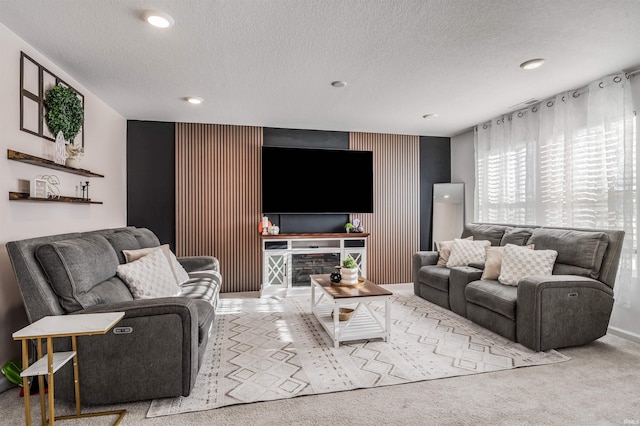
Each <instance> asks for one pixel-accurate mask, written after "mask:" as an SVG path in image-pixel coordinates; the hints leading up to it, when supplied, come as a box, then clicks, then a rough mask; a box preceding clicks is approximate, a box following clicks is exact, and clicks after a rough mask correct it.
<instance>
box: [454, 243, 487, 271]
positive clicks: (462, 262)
mask: <svg viewBox="0 0 640 426" xmlns="http://www.w3.org/2000/svg"><path fill="white" fill-rule="evenodd" d="M490 245H491V243H490V242H489V241H487V240H479V241H471V240H461V239H458V238H456V239H455V240H454V242H453V246H452V247H451V254H450V255H449V260H448V261H447V268H453V267H455V266H467V265H468V264H469V263H473V262H482V261H484V259H485V256H486V253H485V247H487V246H490Z"/></svg>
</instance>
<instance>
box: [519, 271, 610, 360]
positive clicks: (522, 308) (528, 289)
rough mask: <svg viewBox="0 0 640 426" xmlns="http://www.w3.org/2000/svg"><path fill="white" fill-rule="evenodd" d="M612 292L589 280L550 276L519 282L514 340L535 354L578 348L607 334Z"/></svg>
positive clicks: (605, 286) (603, 285)
mask: <svg viewBox="0 0 640 426" xmlns="http://www.w3.org/2000/svg"><path fill="white" fill-rule="evenodd" d="M612 309H613V289H611V288H610V287H609V286H607V285H606V284H604V283H602V282H600V281H598V280H595V279H592V278H588V277H581V276H577V275H550V276H531V277H525V278H523V279H521V280H520V281H519V282H518V299H517V305H516V324H517V325H516V327H517V328H516V336H517V341H518V342H519V343H521V344H523V345H524V346H527V347H529V348H531V349H533V350H535V351H546V350H548V349H555V348H562V347H567V346H577V345H583V344H586V343H589V342H592V341H594V340H596V339H599V338H600V337H602V336H604V335H605V334H606V333H607V327H608V325H609V318H610V316H611V311H612Z"/></svg>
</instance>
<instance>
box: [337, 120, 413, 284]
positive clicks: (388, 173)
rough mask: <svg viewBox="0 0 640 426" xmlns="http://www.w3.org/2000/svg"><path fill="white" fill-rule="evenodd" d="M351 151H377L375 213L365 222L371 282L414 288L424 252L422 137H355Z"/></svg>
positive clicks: (352, 135) (364, 218)
mask: <svg viewBox="0 0 640 426" xmlns="http://www.w3.org/2000/svg"><path fill="white" fill-rule="evenodd" d="M349 148H350V149H353V150H364V151H373V194H374V195H373V197H374V200H373V203H374V205H373V211H374V212H373V213H372V214H358V215H352V219H353V217H354V216H356V217H359V218H360V220H361V221H362V223H363V226H364V227H365V232H369V233H371V235H370V236H369V239H368V242H367V278H369V279H370V280H371V281H373V282H375V283H378V284H396V283H408V282H411V281H412V280H413V278H412V277H411V259H412V256H413V253H415V252H416V251H418V250H419V248H420V139H419V137H418V136H408V135H389V134H374V133H357V132H352V133H350V135H349Z"/></svg>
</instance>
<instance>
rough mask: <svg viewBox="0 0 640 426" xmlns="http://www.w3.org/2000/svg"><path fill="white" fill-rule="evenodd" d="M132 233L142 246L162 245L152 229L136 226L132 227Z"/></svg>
mask: <svg viewBox="0 0 640 426" xmlns="http://www.w3.org/2000/svg"><path fill="white" fill-rule="evenodd" d="M131 233H132V234H133V236H134V237H136V239H137V240H138V243H139V244H140V248H145V247H157V246H159V245H160V240H159V239H158V237H156V234H154V233H153V232H152V231H151V230H150V229H147V228H134V229H131Z"/></svg>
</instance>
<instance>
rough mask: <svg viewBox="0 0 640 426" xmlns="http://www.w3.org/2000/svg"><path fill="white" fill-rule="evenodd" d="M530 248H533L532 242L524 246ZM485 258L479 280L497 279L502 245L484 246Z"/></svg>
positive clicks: (500, 266) (500, 267) (502, 250)
mask: <svg viewBox="0 0 640 426" xmlns="http://www.w3.org/2000/svg"><path fill="white" fill-rule="evenodd" d="M525 247H527V248H529V249H531V250H533V249H534V248H535V246H534V245H533V244H529V245H527V246H525ZM485 250H486V253H487V258H486V260H485V261H484V270H483V271H482V277H480V279H481V280H497V279H498V277H499V276H500V270H501V269H502V255H503V253H504V246H502V247H486V248H485Z"/></svg>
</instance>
